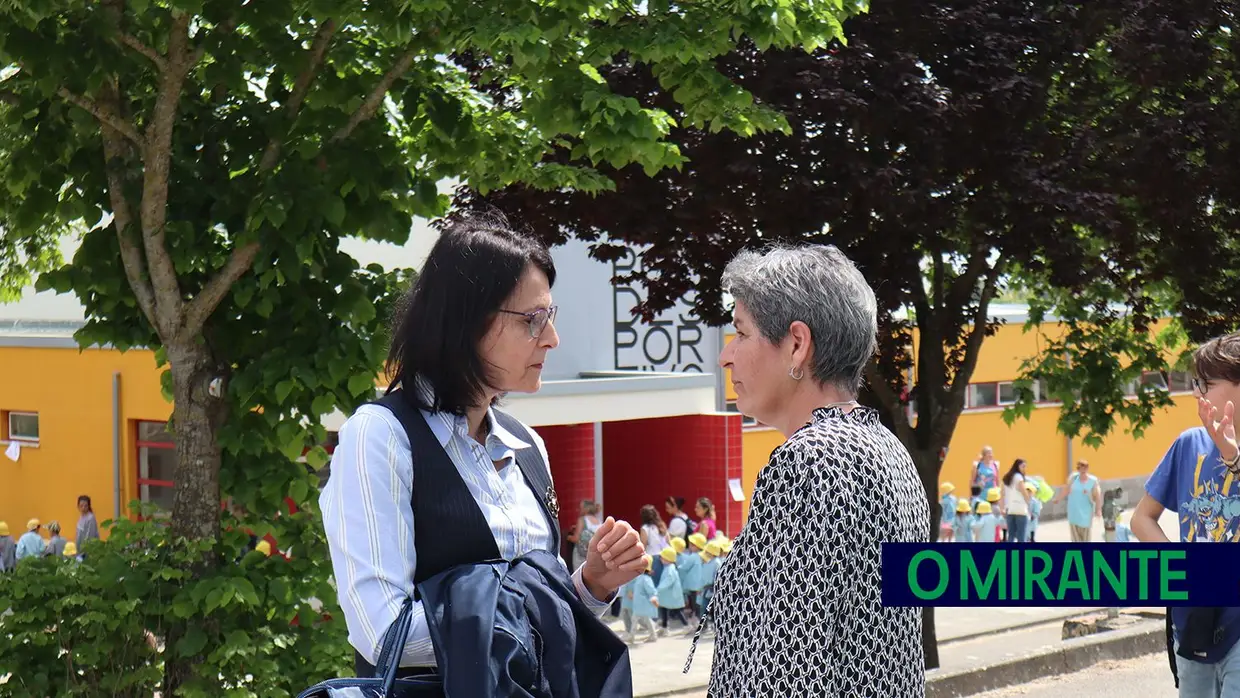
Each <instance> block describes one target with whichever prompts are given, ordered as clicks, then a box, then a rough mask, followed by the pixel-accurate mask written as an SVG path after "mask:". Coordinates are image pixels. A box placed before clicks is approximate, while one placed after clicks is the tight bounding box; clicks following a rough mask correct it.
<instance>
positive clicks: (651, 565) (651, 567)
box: [642, 555, 654, 572]
mask: <svg viewBox="0 0 1240 698" xmlns="http://www.w3.org/2000/svg"><path fill="white" fill-rule="evenodd" d="M642 557H644V558H646V571H647V572H651V571H653V570H654V558H653V557H651V556H649V555H642Z"/></svg>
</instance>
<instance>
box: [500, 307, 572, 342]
mask: <svg viewBox="0 0 1240 698" xmlns="http://www.w3.org/2000/svg"><path fill="white" fill-rule="evenodd" d="M557 310H559V307H558V306H554V305H553V306H551V307H550V308H539V309H538V310H535V311H533V312H529V313H520V312H517V311H515V310H504V309H502V308H501V309H500V311H499V312H501V313H507V314H508V315H519V316H521V317H523V318H525V321H526V323H528V324H529V326H530V338H531V339H538V338H539V337H541V336H542V333H543V330H545V329H547V325H550V324H551V323H553V322H555V311H557Z"/></svg>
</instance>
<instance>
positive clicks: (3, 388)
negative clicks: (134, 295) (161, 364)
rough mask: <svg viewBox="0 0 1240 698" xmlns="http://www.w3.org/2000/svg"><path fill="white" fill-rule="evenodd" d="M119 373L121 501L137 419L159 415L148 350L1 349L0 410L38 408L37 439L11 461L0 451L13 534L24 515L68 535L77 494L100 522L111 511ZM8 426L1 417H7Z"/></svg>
mask: <svg viewBox="0 0 1240 698" xmlns="http://www.w3.org/2000/svg"><path fill="white" fill-rule="evenodd" d="M118 371H119V372H120V375H121V403H120V408H121V409H120V414H121V419H122V422H121V424H122V429H121V437H122V443H121V457H122V461H121V475H122V482H121V487H122V496H121V506H122V509H124V507H125V505H126V504H127V503H128V502H129V501H130V500H131V499H134V498H135V497H136V492H137V472H138V456H137V445H136V444H135V439H136V427H135V426H134V422H135V421H136V420H151V421H165V420H167V419H168V417H169V416H170V415H171V413H172V405H171V404H169V403H168V402H167V401H165V400H164V399H163V396H162V394H161V392H160V388H159V370H158V369H156V368H155V358H154V355H153V354H152V353H151V352H150V351H145V350H136V349H135V350H132V351H129V352H125V353H121V352H118V351H113V350H109V349H87V350H85V351H79V350H77V349H68V348H65V349H60V348H19V347H0V411H4V412H9V411H15V412H38V413H39V444H38V446H34V447H26V448H23V449H22V452H21V457H20V459H19V460H18V462H16V463H14V462H13V461H11V460H9V459H8V458H6V457H4V456H3V455H0V520H3V521H5V522H7V523H8V524H9V528H10V529H11V530H12V532H13V533H14V537H16V536H17V535H20V534H21V532H22V531H23V530H24V528H25V524H26V521H27V520H28V519H30V518H39V519H41V520H42V521H43V522H44V523H47V522H48V521H51V520H59V521H60V524H61V527H62V529H63V532H62V534H63V535H64V536H65V537H66V538H69V539H70V540H72V539H73V538H74V527H75V526H76V524H77V519H78V514H77V498H78V495H82V494H87V495H90V497H91V499H92V500H93V503H94V508H95V515H96V516H97V517H98V519H99V521H100V523H102V522H103V521H106V520H108V519H111V518H113V517H114V512H115V508H114V502H115V497H114V495H113V493H114V487H113V450H114V449H113V437H112V433H113V411H112V375H113V373H114V372H118ZM5 430H6V431H7V420H6V423H5Z"/></svg>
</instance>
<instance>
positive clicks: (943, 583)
mask: <svg viewBox="0 0 1240 698" xmlns="http://www.w3.org/2000/svg"><path fill="white" fill-rule="evenodd" d="M926 560H933V561H934V564H936V565H938V568H939V584H938V586H936V587H934V590H933V591H926V590H925V589H924V588H923V587H922V586H921V584H919V583H918V582H917V569H918V567H919V566H920V565H921V563H922V562H924V561H926ZM948 581H950V580H949V575H948V572H947V560H944V559H943V556H942V555H940V554H939V553H937V552H935V551H933V550H923V551H921V552H919V553H917V554H916V555H914V556H913V559H912V560H910V561H909V563H908V588H909V590H910V591H912V592H913V596H916V597H917V598H919V599H921V600H923V601H926V600H929V599H937V598H939V597H940V596H942V595H943V592H945V591H947V583H948Z"/></svg>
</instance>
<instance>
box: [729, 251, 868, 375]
mask: <svg viewBox="0 0 1240 698" xmlns="http://www.w3.org/2000/svg"><path fill="white" fill-rule="evenodd" d="M723 290H724V291H725V292H727V293H729V294H731V296H732V297H733V298H734V299H735V300H737V301H739V302H741V303H743V304H744V305H745V308H746V309H747V310H748V311H749V313H750V314H751V315H752V316H753V320H754V322H755V323H756V324H757V326H758V331H759V332H761V333H762V336H763V337H765V338H766V339H767V340H768V341H770V342H773V343H776V344H778V343H779V342H782V341H783V339H784V337H787V336H788V331H789V328H790V327H791V326H792V323H794V322H796V321H798V320H800V321H801V322H804V323H805V324H806V325H807V326H808V327H809V331H810V335H811V336H812V337H813V338H814V355H813V357H811V359H810V373H811V375H812V376H813V377H814V379H815V380H817V381H818V382H819V383H820V384H823V385H826V384H834V385H836V386H838V387H840V388H842V389H844V390H847V391H849V392H850V393H851V394H853V395H855V394H857V393H858V392H859V391H860V390H861V382H862V377H863V375H864V373H865V367H866V364H868V363H869V362H870V359H871V358H873V356H874V352H875V350H876V349H877V346H878V342H877V339H876V336H877V334H878V301H877V300H876V299H875V298H874V289H872V288H870V284H869V283H867V282H866V280H865V277H863V276H862V275H861V271H860V270H859V269H857V265H855V264H853V262H852V260H850V259H849V258H848V257H846V256H845V255H844V253H843V252H840V251H839V249H838V248H836V247H835V246H834V245H802V246H798V247H788V246H776V247H772V248H770V249H768V250H767V251H765V252H756V251H753V250H746V251H743V252H741V253H740V254H738V255H736V258H735V259H733V260H732V261H731V262H729V263H728V266H727V268H726V269H724V272H723Z"/></svg>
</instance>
